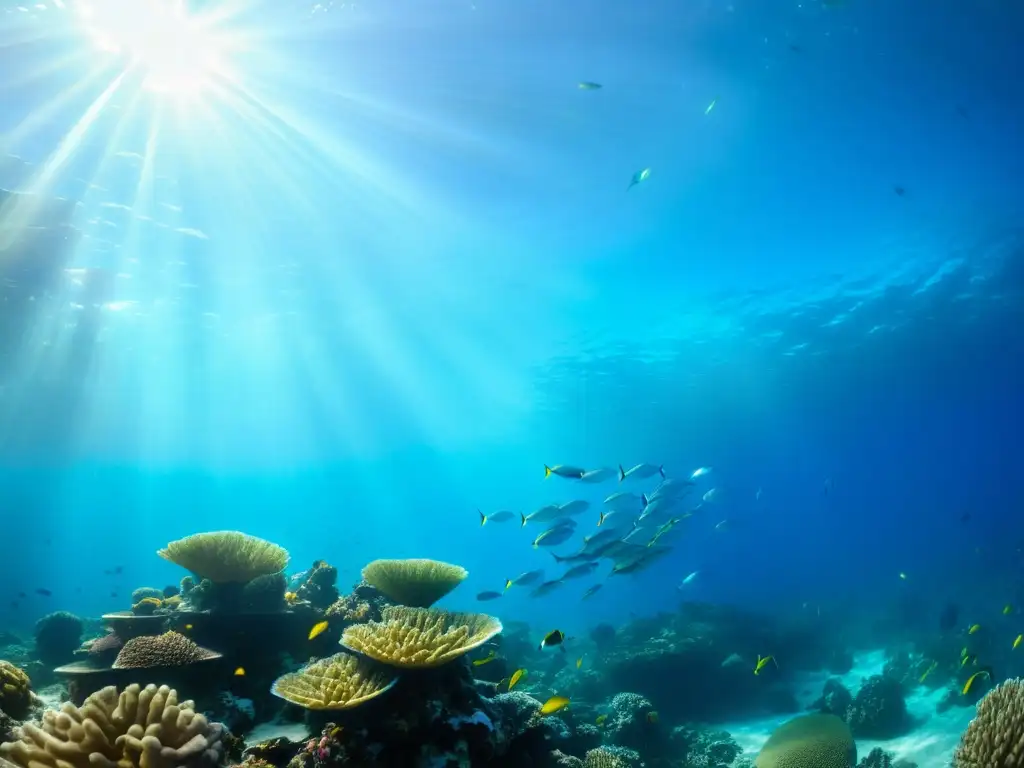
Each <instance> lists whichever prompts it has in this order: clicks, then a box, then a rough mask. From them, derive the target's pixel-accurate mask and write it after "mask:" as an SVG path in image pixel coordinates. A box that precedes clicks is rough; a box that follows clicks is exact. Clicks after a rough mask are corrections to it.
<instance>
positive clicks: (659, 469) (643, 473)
mask: <svg viewBox="0 0 1024 768" xmlns="http://www.w3.org/2000/svg"><path fill="white" fill-rule="evenodd" d="M655 475H661V476H662V477H665V467H664V466H662V465H658V464H637V465H636V466H635V467H631V468H630V469H623V467H622V465H621V464H620V465H619V482H620V483H621V482H622V481H623V480H644V479H646V478H648V477H654V476H655Z"/></svg>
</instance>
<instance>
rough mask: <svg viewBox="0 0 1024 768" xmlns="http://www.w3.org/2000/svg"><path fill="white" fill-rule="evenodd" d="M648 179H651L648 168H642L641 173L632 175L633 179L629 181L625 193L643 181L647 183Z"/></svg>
mask: <svg viewBox="0 0 1024 768" xmlns="http://www.w3.org/2000/svg"><path fill="white" fill-rule="evenodd" d="M649 178H651V169H650V168H644V169H643V170H642V171H637V172H636V173H634V174H633V178H632V179H630V180H629V186H628V187H626V191H627V192H628V191H629V190H631V189H632V188H633V187H635V186H636V185H637V184H639V183H640V182H643V181H647V180H648V179H649Z"/></svg>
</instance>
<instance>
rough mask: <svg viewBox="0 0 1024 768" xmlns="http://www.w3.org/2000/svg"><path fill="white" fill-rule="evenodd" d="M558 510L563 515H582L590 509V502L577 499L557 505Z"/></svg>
mask: <svg viewBox="0 0 1024 768" xmlns="http://www.w3.org/2000/svg"><path fill="white" fill-rule="evenodd" d="M558 508H559V509H560V510H561V511H562V514H563V515H582V514H583V513H584V512H586V511H587V510H588V509H590V502H589V501H583V500H582V499H577V500H576V501H567V502H565V504H559V505H558Z"/></svg>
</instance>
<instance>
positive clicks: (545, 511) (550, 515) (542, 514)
mask: <svg viewBox="0 0 1024 768" xmlns="http://www.w3.org/2000/svg"><path fill="white" fill-rule="evenodd" d="M565 516H566V513H565V511H564V510H563V509H562V507H561V506H560V505H558V504H546V505H544V506H543V507H541V508H540V509H537V510H534V511H533V512H531V513H530V514H528V515H523V514H520V518H522V521H523V522H522V524H523V525H526V524H527V523H550V522H551V521H552V520H557V519H558V518H560V517H565Z"/></svg>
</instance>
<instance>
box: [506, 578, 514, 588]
mask: <svg viewBox="0 0 1024 768" xmlns="http://www.w3.org/2000/svg"><path fill="white" fill-rule="evenodd" d="M514 583H515V582H513V581H512V579H505V589H508V588H509V587H511V586H512V584H514Z"/></svg>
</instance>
